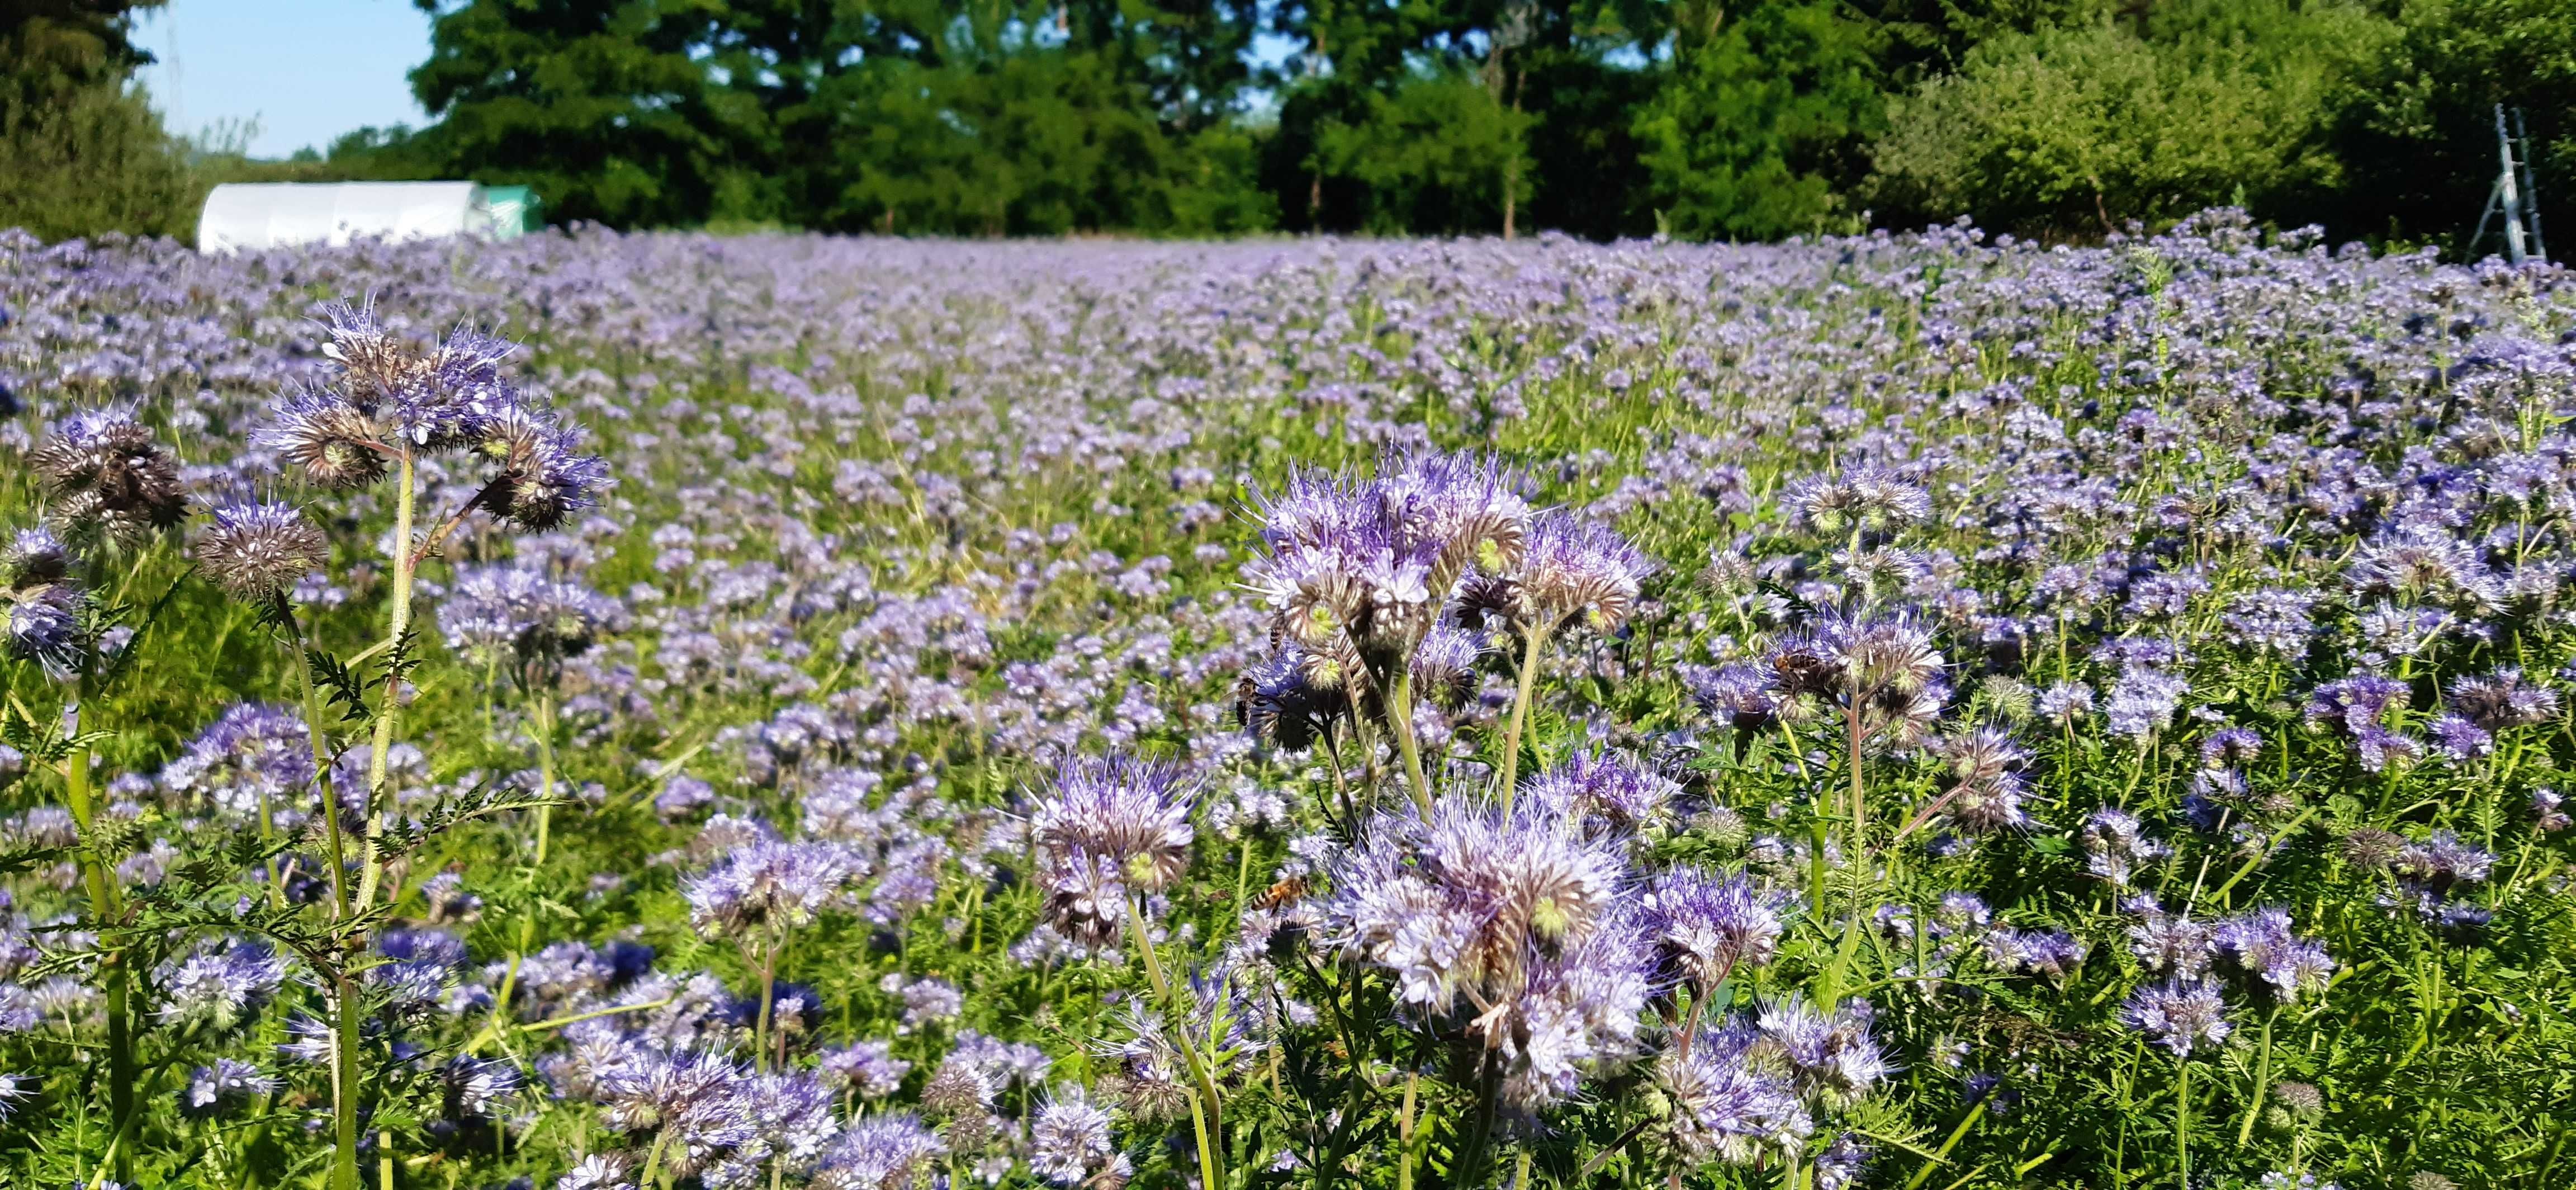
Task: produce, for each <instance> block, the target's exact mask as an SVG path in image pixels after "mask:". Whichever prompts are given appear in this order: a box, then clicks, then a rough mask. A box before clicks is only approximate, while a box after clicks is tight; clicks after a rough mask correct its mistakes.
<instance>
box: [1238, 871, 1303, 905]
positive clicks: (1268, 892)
mask: <svg viewBox="0 0 2576 1190" xmlns="http://www.w3.org/2000/svg"><path fill="white" fill-rule="evenodd" d="M1309 887H1310V886H1309V885H1308V884H1307V882H1306V878H1305V877H1303V876H1291V877H1289V878H1287V879H1285V880H1282V881H1280V882H1279V883H1277V884H1274V885H1271V886H1270V887H1268V888H1265V889H1263V890H1261V895H1260V896H1257V897H1254V898H1252V907H1253V908H1255V909H1263V910H1269V909H1284V908H1286V907H1288V906H1290V905H1294V904H1296V903H1297V902H1299V901H1302V900H1305V899H1306V893H1307V890H1308V888H1309Z"/></svg>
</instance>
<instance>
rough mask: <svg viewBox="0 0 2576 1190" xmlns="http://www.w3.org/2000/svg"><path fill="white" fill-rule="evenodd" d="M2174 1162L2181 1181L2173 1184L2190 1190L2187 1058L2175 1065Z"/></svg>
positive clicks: (2188, 1071) (2189, 1098) (2189, 1086)
mask: <svg viewBox="0 0 2576 1190" xmlns="http://www.w3.org/2000/svg"><path fill="white" fill-rule="evenodd" d="M2174 1161H2175V1163H2176V1164H2178V1165H2180V1166H2181V1167H2182V1179H2181V1180H2180V1181H2178V1182H2176V1183H2174V1184H2175V1185H2176V1186H2177V1187H2180V1188H2181V1190H2191V1060H2190V1059H2188V1058H2185V1059H2183V1060H2182V1061H2180V1062H2178V1063H2176V1064H2175V1073H2174Z"/></svg>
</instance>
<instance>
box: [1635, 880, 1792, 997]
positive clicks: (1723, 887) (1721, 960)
mask: <svg viewBox="0 0 2576 1190" xmlns="http://www.w3.org/2000/svg"><path fill="white" fill-rule="evenodd" d="M1788 901H1789V898H1788V897H1787V896H1786V895H1785V894H1779V893H1766V892H1763V891H1761V890H1760V889H1759V888H1757V887H1755V886H1754V884H1753V882H1752V881H1750V880H1747V879H1745V878H1744V877H1742V876H1719V875H1716V874H1714V873H1710V872H1706V871H1703V870H1701V869H1697V868H1675V869H1673V870H1672V871H1670V872H1667V873H1665V874H1664V875H1662V876H1659V877H1657V878H1656V879H1655V881H1654V883H1653V884H1651V885H1649V886H1647V888H1646V891H1645V894H1644V896H1643V898H1642V899H1641V903H1642V904H1643V905H1644V908H1645V918H1646V926H1647V928H1648V929H1649V930H1651V931H1653V932H1654V935H1655V937H1656V940H1657V941H1658V942H1659V943H1660V944H1662V946H1663V947H1664V949H1665V951H1666V952H1667V953H1668V954H1669V955H1670V956H1671V957H1672V959H1673V960H1674V962H1675V963H1676V964H1677V965H1678V966H1679V968H1680V969H1681V971H1682V973H1683V974H1684V975H1686V976H1688V977H1689V978H1691V979H1692V980H1695V981H1697V982H1698V984H1699V987H1700V989H1701V990H1700V993H1699V994H1701V995H1707V994H1709V992H1710V990H1712V989H1714V988H1715V987H1716V986H1717V984H1719V983H1720V982H1722V981H1724V980H1726V979H1728V978H1729V977H1731V976H1732V975H1733V974H1734V973H1735V972H1736V971H1738V970H1739V969H1749V968H1753V967H1759V966H1762V965H1763V964H1766V963H1768V962H1770V961H1771V960H1772V958H1773V957H1774V956H1775V955H1777V954H1778V953H1779V945H1780V935H1781V933H1782V931H1783V930H1784V929H1785V928H1786V923H1785V922H1783V921H1782V911H1783V910H1784V908H1785V907H1786V906H1787V904H1788Z"/></svg>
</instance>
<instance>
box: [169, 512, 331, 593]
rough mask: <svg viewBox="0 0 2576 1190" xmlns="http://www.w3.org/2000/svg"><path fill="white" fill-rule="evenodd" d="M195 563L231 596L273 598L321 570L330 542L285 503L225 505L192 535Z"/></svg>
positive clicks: (328, 556)
mask: <svg viewBox="0 0 2576 1190" xmlns="http://www.w3.org/2000/svg"><path fill="white" fill-rule="evenodd" d="M196 554H197V564H198V565H199V566H200V567H202V568H204V570H205V572H206V575H207V576H208V577H210V578H212V579H214V580H215V583H216V585H218V586H220V587H222V588H223V589H224V590H225V591H226V592H229V593H230V594H231V595H232V596H233V597H234V598H237V599H241V600H245V601H248V602H253V603H258V602H263V601H267V600H271V599H275V598H277V597H278V595H279V594H280V593H282V592H285V591H288V590H291V589H293V588H294V587H295V585H296V584H298V583H300V582H303V581H304V579H305V576H307V575H310V574H312V573H313V572H314V571H316V570H319V569H321V568H322V564H323V563H324V562H326V561H328V560H329V558H330V542H329V541H328V540H327V539H325V538H324V537H323V536H322V531H321V530H320V529H316V528H314V527H313V525H312V523H311V522H309V521H306V520H305V519H304V514H303V513H302V512H301V511H298V510H297V509H296V508H295V507H294V506H293V505H288V504H227V505H224V506H221V507H219V508H217V509H215V511H214V523H213V524H211V525H208V526H207V527H206V531H205V532H204V533H203V534H201V535H199V536H198V538H197V547H196Z"/></svg>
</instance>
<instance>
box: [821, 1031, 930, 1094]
mask: <svg viewBox="0 0 2576 1190" xmlns="http://www.w3.org/2000/svg"><path fill="white" fill-rule="evenodd" d="M893 1049H894V1047H893V1045H892V1043H890V1042H884V1041H862V1042H858V1043H856V1044H854V1045H850V1046H847V1047H844V1048H841V1049H833V1050H825V1051H823V1053H822V1055H821V1056H820V1058H819V1059H818V1063H819V1065H820V1067H821V1069H822V1072H823V1075H824V1077H825V1078H827V1079H829V1080H831V1081H832V1082H833V1083H835V1084H837V1085H839V1086H841V1087H845V1088H848V1089H849V1090H850V1091H851V1092H853V1093H855V1094H857V1095H858V1097H859V1098H861V1099H869V1100H875V1099H883V1098H885V1097H886V1096H888V1095H892V1094H894V1093H895V1091H896V1090H897V1089H898V1088H900V1087H902V1086H903V1076H905V1075H907V1074H910V1073H911V1072H912V1063H910V1062H907V1061H904V1060H903V1059H901V1058H898V1057H895V1056H894V1052H893Z"/></svg>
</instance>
